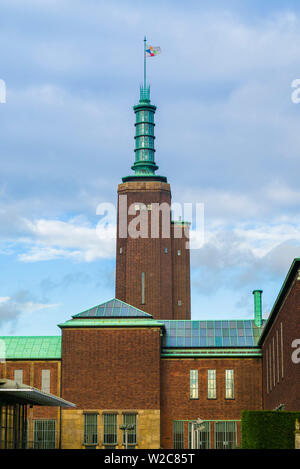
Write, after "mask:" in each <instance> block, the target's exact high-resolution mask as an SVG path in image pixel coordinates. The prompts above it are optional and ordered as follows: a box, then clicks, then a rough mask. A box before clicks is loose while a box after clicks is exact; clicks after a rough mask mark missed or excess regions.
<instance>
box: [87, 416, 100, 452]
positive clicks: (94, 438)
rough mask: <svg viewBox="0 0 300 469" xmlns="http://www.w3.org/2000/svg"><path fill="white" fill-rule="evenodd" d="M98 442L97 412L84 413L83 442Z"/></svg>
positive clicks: (94, 443)
mask: <svg viewBox="0 0 300 469" xmlns="http://www.w3.org/2000/svg"><path fill="white" fill-rule="evenodd" d="M97 443H98V414H84V444H85V445H96V444H97Z"/></svg>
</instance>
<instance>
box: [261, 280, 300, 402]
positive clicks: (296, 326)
mask: <svg viewBox="0 0 300 469" xmlns="http://www.w3.org/2000/svg"><path fill="white" fill-rule="evenodd" d="M281 330H282V339H283V340H282V346H281ZM295 339H300V281H298V280H297V279H296V276H295V278H294V281H293V283H292V285H291V287H290V290H289V291H288V293H287V295H286V297H285V300H284V301H283V304H282V306H281V309H280V310H279V313H278V314H277V317H276V319H275V321H274V323H273V325H272V327H271V329H270V331H269V332H268V334H267V336H266V339H265V340H264V344H263V402H264V408H265V409H267V410H273V409H275V408H276V407H277V406H279V405H280V404H284V405H285V410H288V411H299V410H300V392H299V389H300V363H298V364H297V363H293V361H292V353H293V351H295V348H292V342H293V341H294V340H295ZM298 348H299V345H298ZM298 356H299V355H298Z"/></svg>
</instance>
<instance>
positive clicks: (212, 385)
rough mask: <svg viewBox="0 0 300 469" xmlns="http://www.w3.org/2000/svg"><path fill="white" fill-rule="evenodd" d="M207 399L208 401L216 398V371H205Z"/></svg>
mask: <svg viewBox="0 0 300 469" xmlns="http://www.w3.org/2000/svg"><path fill="white" fill-rule="evenodd" d="M207 397H208V399H216V397H217V380H216V370H207Z"/></svg>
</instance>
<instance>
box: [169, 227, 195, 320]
mask: <svg viewBox="0 0 300 469" xmlns="http://www.w3.org/2000/svg"><path fill="white" fill-rule="evenodd" d="M185 230H188V226H187V225H185V226H180V225H179V226H178V225H173V224H172V264H173V265H172V273H173V319H191V286H190V249H189V248H187V243H188V241H189V235H188V232H187V233H186V231H185ZM178 235H180V236H181V237H177V236H178ZM178 251H180V255H178ZM178 300H180V301H181V305H178Z"/></svg>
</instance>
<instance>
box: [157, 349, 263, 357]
mask: <svg viewBox="0 0 300 469" xmlns="http://www.w3.org/2000/svg"><path fill="white" fill-rule="evenodd" d="M218 356H219V357H223V358H224V357H228V358H233V357H245V358H246V357H248V358H249V357H261V356H262V351H261V349H260V348H258V347H244V348H243V347H241V348H229V347H206V348H194V349H189V348H163V349H162V352H161V357H162V358H172V357H175V358H177V357H180V358H183V357H187V358H193V357H218Z"/></svg>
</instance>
